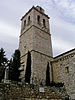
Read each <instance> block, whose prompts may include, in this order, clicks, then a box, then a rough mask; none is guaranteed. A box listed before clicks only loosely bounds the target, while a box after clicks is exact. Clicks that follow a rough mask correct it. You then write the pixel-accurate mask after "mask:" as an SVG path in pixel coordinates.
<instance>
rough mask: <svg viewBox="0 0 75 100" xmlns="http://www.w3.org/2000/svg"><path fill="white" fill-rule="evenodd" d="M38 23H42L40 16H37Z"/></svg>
mask: <svg viewBox="0 0 75 100" xmlns="http://www.w3.org/2000/svg"><path fill="white" fill-rule="evenodd" d="M37 23H38V24H40V16H39V15H38V16H37Z"/></svg>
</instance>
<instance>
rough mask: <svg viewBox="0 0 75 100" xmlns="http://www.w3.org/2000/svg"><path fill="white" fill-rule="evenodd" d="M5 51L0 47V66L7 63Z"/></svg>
mask: <svg viewBox="0 0 75 100" xmlns="http://www.w3.org/2000/svg"><path fill="white" fill-rule="evenodd" d="M5 56H6V55H5V51H4V49H3V48H1V49H0V66H5V65H6V64H7V58H6V57H5Z"/></svg>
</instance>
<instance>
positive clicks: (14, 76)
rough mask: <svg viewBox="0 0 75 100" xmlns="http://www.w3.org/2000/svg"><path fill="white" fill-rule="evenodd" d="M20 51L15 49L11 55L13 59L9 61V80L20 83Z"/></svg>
mask: <svg viewBox="0 0 75 100" xmlns="http://www.w3.org/2000/svg"><path fill="white" fill-rule="evenodd" d="M20 65H21V63H20V51H19V50H18V49H17V50H15V53H14V54H13V58H12V59H10V61H9V64H8V66H9V79H10V80H12V81H20V80H19V76H20V70H19V68H20Z"/></svg>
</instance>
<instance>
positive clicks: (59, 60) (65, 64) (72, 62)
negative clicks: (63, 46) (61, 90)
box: [52, 49, 75, 99]
mask: <svg viewBox="0 0 75 100" xmlns="http://www.w3.org/2000/svg"><path fill="white" fill-rule="evenodd" d="M52 66H53V75H54V81H55V82H64V84H65V88H66V90H67V93H68V94H69V95H70V96H71V98H72V99H75V49H74V50H72V51H70V52H67V53H65V54H62V55H60V56H58V57H55V59H54V61H53V63H52Z"/></svg>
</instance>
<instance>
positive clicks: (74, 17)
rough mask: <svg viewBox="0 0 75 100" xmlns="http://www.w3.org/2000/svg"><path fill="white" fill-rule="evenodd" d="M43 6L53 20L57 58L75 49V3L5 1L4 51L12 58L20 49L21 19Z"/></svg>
mask: <svg viewBox="0 0 75 100" xmlns="http://www.w3.org/2000/svg"><path fill="white" fill-rule="evenodd" d="M33 5H34V6H37V5H38V6H41V7H42V8H44V10H45V13H46V14H47V15H48V16H49V17H50V32H51V36H52V48H53V56H56V55H59V54H61V53H64V52H66V51H68V50H71V49H73V48H75V0H1V1H0V48H1V47H3V48H4V50H5V51H6V55H7V57H8V58H11V56H12V54H13V52H14V50H15V49H17V48H18V46H19V35H20V26H21V21H20V19H21V17H22V16H23V15H24V14H25V13H26V12H27V11H28V10H29V9H30V8H31V7H32V6H33Z"/></svg>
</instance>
